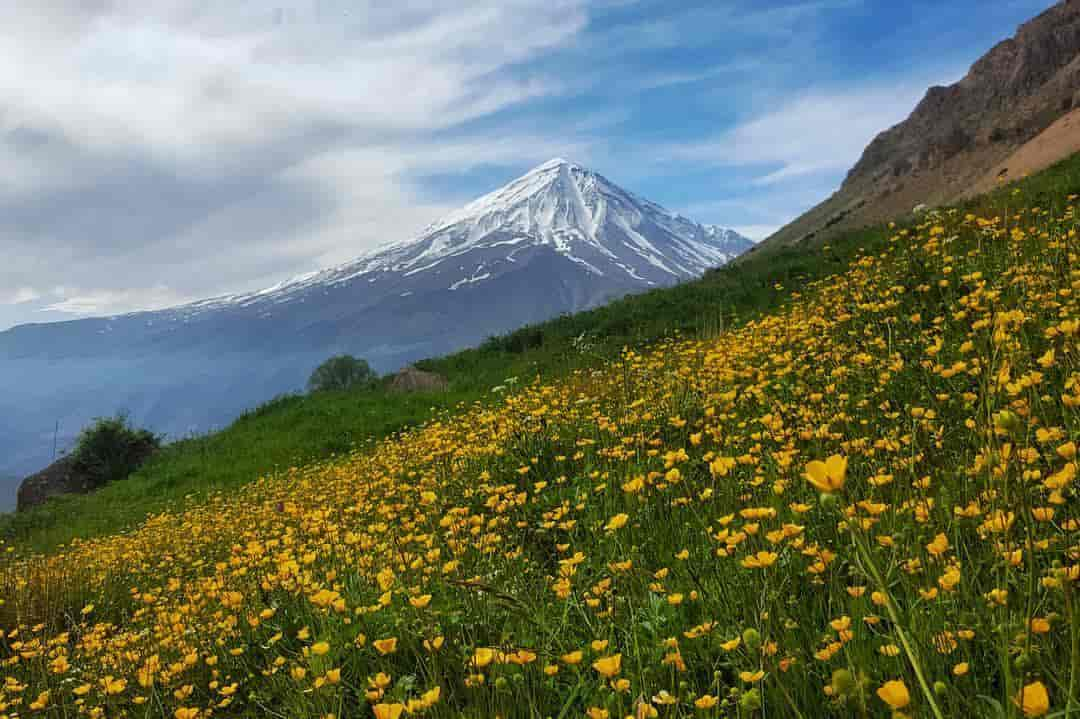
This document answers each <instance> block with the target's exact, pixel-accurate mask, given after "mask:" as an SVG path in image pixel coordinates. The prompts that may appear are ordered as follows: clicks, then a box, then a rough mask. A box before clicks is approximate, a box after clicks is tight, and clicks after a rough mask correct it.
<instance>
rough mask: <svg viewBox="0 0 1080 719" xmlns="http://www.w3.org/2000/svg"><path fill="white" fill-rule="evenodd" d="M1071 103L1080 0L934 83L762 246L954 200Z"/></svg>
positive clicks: (1079, 50) (1078, 69)
mask: <svg viewBox="0 0 1080 719" xmlns="http://www.w3.org/2000/svg"><path fill="white" fill-rule="evenodd" d="M1074 107H1080V0H1062V2H1059V3H1058V4H1056V5H1054V6H1053V7H1052V8H1050V9H1049V10H1047V11H1045V12H1044V13H1042V14H1041V15H1039V16H1037V17H1036V18H1034V19H1033V20H1031V21H1029V22H1027V23H1025V24H1024V25H1022V26H1021V27H1020V29H1019V30H1018V31H1017V33H1016V36H1015V37H1013V38H1011V39H1009V40H1005V41H1004V42H1001V43H999V44H998V45H996V46H995V47H994V48H993V49H992V50H990V52H988V53H987V54H986V55H984V56H983V57H982V58H980V59H979V60H978V61H977V62H976V63H975V64H974V65H973V66H972V67H971V70H970V71H969V72H968V74H967V75H966V76H965V77H964V78H963V79H962V80H961V81H960V82H958V83H956V84H955V85H951V86H949V87H932V88H930V90H929V91H928V92H927V93H926V96H925V97H924V98H923V100H922V102H920V103H919V104H918V106H917V107H916V108H915V110H914V111H913V112H912V113H911V115H910V117H908V119H907V120H905V121H904V122H902V123H900V124H899V125H896V126H895V127H893V128H891V129H889V130H886V131H885V132H883V133H881V134H880V135H878V136H877V137H876V138H875V139H874V140H873V142H871V143H870V145H869V146H868V147H867V148H866V150H865V151H864V153H863V156H862V158H861V159H860V160H859V162H858V163H857V164H856V165H855V167H853V168H852V169H851V171H850V172H849V173H848V175H847V178H846V179H845V181H844V183H843V185H842V186H841V187H840V189H839V190H838V191H837V192H836V193H835V194H834V195H833V196H832V197H830V198H829V199H828V200H826V201H825V202H823V203H822V204H820V205H818V206H817V207H815V208H814V209H812V210H810V211H809V212H807V213H806V214H805V215H803V216H802V217H800V218H798V219H797V220H795V221H794V222H792V223H791V224H789V225H788V226H786V227H784V228H783V229H781V230H780V231H779V232H777V233H776V234H774V235H773V236H772V237H770V238H769V239H767V240H766V241H765V242H764V243H762V246H765V247H769V246H776V245H790V244H795V243H799V242H805V241H815V240H816V241H824V240H826V239H828V237H829V236H832V235H835V234H837V233H838V232H842V231H844V230H849V229H854V228H856V227H861V226H865V225H869V224H874V223H877V222H882V221H885V220H888V219H892V218H895V217H897V216H900V215H904V214H907V213H909V212H911V208H913V207H914V206H916V205H918V204H928V205H937V204H942V203H946V202H951V201H953V200H956V199H957V198H959V197H961V196H963V195H964V194H965V192H966V191H968V190H969V188H971V187H972V186H974V185H976V184H979V183H980V182H982V181H983V178H984V177H985V176H986V175H987V174H988V173H990V172H991V171H992V170H993V169H994V168H997V167H1000V166H1001V163H1003V162H1004V161H1005V160H1006V159H1008V158H1009V157H1010V156H1011V155H1012V154H1013V153H1014V152H1016V151H1017V150H1019V149H1020V148H1021V147H1023V146H1024V145H1025V144H1027V143H1028V142H1029V141H1031V140H1033V139H1034V138H1036V137H1037V136H1039V135H1040V134H1041V133H1042V132H1043V131H1045V130H1046V129H1047V128H1049V127H1050V126H1051V125H1053V124H1054V123H1056V122H1057V121H1058V120H1059V119H1060V118H1062V117H1063V116H1065V115H1067V114H1069V113H1070V112H1071V111H1072V109H1073V108H1074ZM1067 145H1068V143H1062V144H1061V146H1062V147H1065V146H1067ZM1056 159H1060V157H1059V158H1056ZM1044 166H1045V165H1044ZM999 172H1000V170H999ZM1009 178H1010V175H1009V173H1006V175H1005V179H1009Z"/></svg>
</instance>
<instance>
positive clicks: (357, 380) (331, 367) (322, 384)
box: [308, 355, 378, 392]
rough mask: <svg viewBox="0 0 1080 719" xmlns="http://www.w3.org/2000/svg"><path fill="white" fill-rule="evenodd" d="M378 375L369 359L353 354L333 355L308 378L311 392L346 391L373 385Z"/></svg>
mask: <svg viewBox="0 0 1080 719" xmlns="http://www.w3.org/2000/svg"><path fill="white" fill-rule="evenodd" d="M377 379H378V375H376V374H375V371H374V370H372V369H371V366H370V365H369V364H368V363H367V360H364V359H359V358H357V357H353V356H352V355H338V356H337V357H331V358H330V359H328V360H326V361H325V362H323V363H322V364H321V365H319V366H318V367H316V368H315V371H314V372H312V373H311V378H310V379H309V380H308V391H310V392H344V391H346V390H351V389H360V388H367V387H371V386H373V385H374V384H375V382H376V380H377Z"/></svg>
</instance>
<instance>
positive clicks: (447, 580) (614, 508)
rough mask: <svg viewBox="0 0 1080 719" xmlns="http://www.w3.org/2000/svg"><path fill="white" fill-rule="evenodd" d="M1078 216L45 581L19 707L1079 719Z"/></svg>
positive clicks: (888, 256)
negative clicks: (1056, 717) (1051, 718)
mask: <svg viewBox="0 0 1080 719" xmlns="http://www.w3.org/2000/svg"><path fill="white" fill-rule="evenodd" d="M1074 199H1075V198H1073V197H1069V198H1068V201H1067V202H1066V198H1064V197H1061V198H1059V200H1060V202H1059V203H1058V204H1059V205H1060V207H1058V208H1057V209H1055V210H1054V211H1050V210H1043V209H1040V208H1037V207H1021V208H1020V209H1015V208H1014V209H1010V210H1008V211H1005V210H1004V209H1003V210H1002V211H999V212H997V213H990V212H988V213H986V214H984V215H980V216H976V215H974V214H965V213H964V212H960V211H947V212H943V213H941V214H938V215H935V216H932V217H930V218H929V219H928V220H927V221H926V222H923V223H922V224H919V225H916V226H912V227H910V228H906V229H903V230H900V229H898V230H897V231H896V232H895V234H894V237H893V238H892V240H891V241H890V242H889V244H888V246H887V248H885V249H884V250H883V251H881V252H877V253H874V254H868V255H866V256H863V257H861V258H860V259H858V260H857V261H855V262H854V263H852V265H851V266H850V268H849V269H848V270H847V271H846V272H844V273H841V274H839V275H837V276H835V277H831V278H829V279H827V280H825V281H822V282H819V283H816V284H814V285H812V286H809V287H806V288H802V289H801V290H800V291H799V292H797V293H794V294H793V295H792V299H791V301H790V302H789V303H788V304H787V305H786V306H785V307H784V308H783V309H781V310H780V311H777V312H774V313H772V314H769V315H766V316H764V317H762V318H760V319H758V320H756V321H754V322H751V323H748V324H746V325H744V326H742V327H740V328H737V329H734V330H731V331H728V332H726V333H723V334H720V335H719V336H717V337H715V338H713V339H710V340H695V341H679V340H678V339H672V340H670V341H667V342H665V343H662V344H660V345H658V346H656V347H654V348H652V349H651V350H650V351H648V352H645V353H639V352H633V351H626V352H625V353H624V354H623V356H622V357H621V359H620V360H619V361H618V362H614V363H610V364H608V365H606V366H604V367H599V368H595V369H591V370H586V371H578V372H576V373H575V374H573V375H571V376H570V377H568V378H567V379H566V380H565V381H562V382H558V383H552V384H535V385H532V386H529V387H526V388H523V389H521V390H520V391H517V392H515V393H514V394H512V395H511V396H509V397H507V398H506V399H505V401H503V402H502V403H501V404H499V405H497V406H491V405H476V406H474V407H473V408H471V409H468V410H466V411H463V412H462V413H459V414H456V415H447V416H444V417H442V418H440V419H439V420H437V421H433V422H431V423H429V424H428V425H426V426H424V427H421V428H419V429H417V430H414V431H412V432H409V433H406V434H404V435H402V436H400V437H397V438H395V439H393V440H389V441H386V442H383V443H381V444H379V445H378V446H376V447H375V448H374V449H369V450H365V451H362V452H356V453H354V454H352V455H350V456H349V457H348V458H347V459H345V460H340V461H336V462H334V463H330V464H319V465H314V466H309V467H305V468H302V469H298V470H295V471H293V472H291V473H290V474H289V476H287V477H283V478H277V479H274V480H262V481H259V482H256V483H254V484H251V485H249V486H247V487H245V488H244V489H243V490H241V491H240V492H239V493H238V494H237V495H236V496H232V497H218V498H215V499H214V500H212V501H210V502H208V503H206V504H205V505H204V506H202V507H200V508H198V509H195V510H192V511H188V512H185V513H183V514H177V515H173V514H165V515H159V516H156V517H154V518H152V519H151V520H150V521H148V522H147V523H146V524H145V525H144V526H143V527H142V528H140V529H139V530H138V531H135V532H132V533H129V534H124V535H117V536H113V537H106V538H101V539H95V540H91V541H86V542H82V543H76V544H75V545H73V546H71V547H69V548H67V549H66V550H65V551H64V552H63V553H60V554H54V555H51V556H21V557H18V556H17V557H16V558H13V559H11V560H10V561H9V562H8V563H7V564H6V565H4V566H3V567H0V592H2V595H0V596H2V597H3V599H4V600H5V605H4V607H3V608H2V611H3V615H2V620H3V622H2V628H3V630H4V633H3V639H2V642H0V644H2V647H0V652H2V655H0V656H2V658H0V661H2V662H3V671H4V677H5V679H4V683H3V685H2V686H0V715H6V716H16V715H17V716H20V717H25V716H41V717H73V716H83V715H85V716H96V717H112V716H132V717H142V716H148V717H154V716H169V717H177V718H179V719H184V718H188V719H190V718H192V717H207V716H279V717H326V716H335V717H352V716H361V717H363V716H375V717H379V718H380V719H387V718H397V717H402V716H413V715H416V716H431V717H451V716H466V717H495V716H502V717H516V716H528V717H533V716H535V717H580V716H590V717H593V719H601V718H603V717H626V716H631V717H653V716H661V717H677V716H683V717H686V716H701V717H715V716H731V717H734V716H738V717H751V716H758V715H761V716H802V717H821V716H866V717H870V716H874V717H887V716H890V715H893V716H898V715H905V716H937V717H945V716H963V715H968V716H1020V715H1025V716H1041V715H1044V714H1047V713H1055V712H1056V713H1059V714H1060V715H1061V716H1069V715H1074V716H1077V717H1080V622H1078V621H1077V617H1076V616H1075V614H1076V611H1077V607H1076V600H1077V590H1078V589H1080V584H1078V582H1077V580H1078V579H1080V544H1078V541H1080V516H1078V511H1077V510H1078V506H1077V497H1076V480H1075V475H1076V445H1075V440H1076V438H1077V427H1078V424H1077V420H1078V410H1077V408H1078V407H1080V381H1078V380H1080V371H1078V370H1077V336H1078V332H1080V312H1078V309H1080V308H1078V306H1077V300H1076V293H1077V291H1080V264H1078V262H1080V260H1078V256H1077V252H1078V250H1080V247H1078V244H1080V243H1078V240H1077V236H1076V228H1077V221H1076V218H1075V216H1074V210H1073V207H1072V202H1073V200H1074ZM1070 696H1071V697H1072V698H1071V699H1070Z"/></svg>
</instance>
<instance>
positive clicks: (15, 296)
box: [0, 287, 41, 305]
mask: <svg viewBox="0 0 1080 719" xmlns="http://www.w3.org/2000/svg"><path fill="white" fill-rule="evenodd" d="M40 297H41V294H40V293H39V292H38V291H37V290H35V289H34V288H33V287H16V288H15V289H14V290H11V291H9V292H7V293H6V294H4V295H0V302H3V303H9V304H13V305H24V304H26V303H28V302H33V301H34V300H37V299H39V298H40Z"/></svg>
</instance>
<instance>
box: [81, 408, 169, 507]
mask: <svg viewBox="0 0 1080 719" xmlns="http://www.w3.org/2000/svg"><path fill="white" fill-rule="evenodd" d="M160 446H161V437H159V436H157V435H155V434H154V433H153V432H150V431H148V430H145V429H137V428H135V427H132V426H131V425H130V423H129V422H128V420H127V417H124V416H123V415H118V416H116V417H107V418H106V417H103V418H100V419H97V420H95V421H94V423H93V424H91V425H90V426H89V427H86V428H85V429H83V431H82V432H81V433H80V434H79V440H78V442H77V443H76V445H75V449H74V451H73V452H72V453H71V459H72V463H73V466H74V468H75V470H76V471H78V472H79V473H81V474H83V475H84V476H85V477H86V478H87V481H88V483H89V484H90V486H91V487H93V488H95V489H96V488H98V487H103V486H104V485H106V484H108V483H109V482H115V481H117V480H120V479H126V478H127V477H128V476H129V475H130V474H131V473H132V472H134V471H135V470H136V469H138V468H139V465H141V464H142V463H143V462H145V461H146V459H147V458H148V457H149V456H150V455H151V454H153V453H154V451H155V450H157V448H158V447H160Z"/></svg>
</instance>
